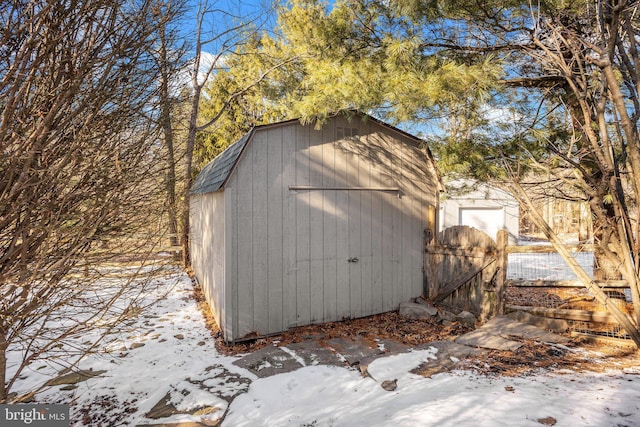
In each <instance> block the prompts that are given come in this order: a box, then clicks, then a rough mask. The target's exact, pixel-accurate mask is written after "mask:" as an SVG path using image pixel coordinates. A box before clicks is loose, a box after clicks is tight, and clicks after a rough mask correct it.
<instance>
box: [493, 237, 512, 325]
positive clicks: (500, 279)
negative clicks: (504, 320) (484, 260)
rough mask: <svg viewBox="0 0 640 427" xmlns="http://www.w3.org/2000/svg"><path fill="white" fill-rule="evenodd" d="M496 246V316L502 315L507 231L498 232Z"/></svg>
mask: <svg viewBox="0 0 640 427" xmlns="http://www.w3.org/2000/svg"><path fill="white" fill-rule="evenodd" d="M496 244H497V253H496V261H497V263H498V265H497V270H496V278H495V291H496V314H504V308H505V297H506V284H507V263H508V254H507V245H508V244H509V232H508V231H507V230H498V234H497V236H496Z"/></svg>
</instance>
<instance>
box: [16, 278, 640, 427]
mask: <svg viewBox="0 0 640 427" xmlns="http://www.w3.org/2000/svg"><path fill="white" fill-rule="evenodd" d="M160 285H161V286H159V287H158V288H157V290H156V291H154V292H153V293H152V294H150V295H149V296H148V299H149V300H152V299H153V298H156V297H160V298H161V299H160V300H159V301H158V303H157V304H156V305H154V306H153V307H152V308H151V309H149V310H148V311H146V312H143V313H142V314H140V315H139V316H138V318H136V319H135V321H132V322H131V323H130V324H129V325H128V326H127V327H126V328H125V329H123V330H121V331H120V332H118V333H117V334H114V335H112V336H110V337H109V340H111V342H110V343H109V346H111V348H112V349H113V348H116V347H118V348H119V349H122V350H121V351H120V350H118V351H111V352H110V353H105V352H103V353H99V354H95V355H92V356H90V357H88V358H86V359H85V360H83V361H82V362H81V363H80V366H79V368H80V369H85V370H88V369H92V370H94V371H98V370H106V371H107V372H106V373H105V374H103V375H101V376H99V377H97V378H92V379H89V380H87V381H84V382H80V383H78V384H77V388H76V389H75V390H68V391H63V390H61V388H62V387H63V386H53V387H47V388H45V389H44V390H43V391H42V392H40V393H38V395H37V396H36V398H37V400H38V401H40V402H59V403H70V402H72V401H73V402H74V406H73V409H72V412H71V413H72V418H73V420H74V425H78V426H79V425H83V422H82V419H83V417H85V422H87V423H89V424H90V425H98V423H99V422H101V423H102V425H109V426H119V425H138V424H154V423H155V424H161V423H168V422H178V421H185V422H186V421H208V422H211V421H214V420H216V419H219V418H220V417H222V416H223V414H224V412H225V410H228V413H227V416H226V418H225V420H224V422H223V424H222V425H223V427H224V426H229V427H236V426H296V427H299V426H315V427H320V426H354V425H367V426H388V425H395V426H445V427H446V426H455V427H461V426H487V427H493V426H496V427H498V426H505V425H517V426H527V425H531V426H540V425H542V424H541V423H540V422H538V420H543V419H547V421H548V422H550V420H551V419H555V420H557V425H559V426H562V425H565V426H568V425H571V426H578V425H579V426H605V425H611V426H614V425H620V426H634V425H640V369H638V370H631V371H628V372H627V373H625V372H623V371H621V370H610V371H608V372H605V373H590V372H580V373H578V372H569V371H561V372H555V373H546V372H540V373H539V374H536V375H527V376H523V377H515V378H509V377H486V376H481V375H476V374H474V373H473V372H471V371H454V372H451V373H445V374H438V375H434V376H433V377H432V378H423V377H421V376H417V375H414V374H411V373H410V371H411V370H412V369H413V368H414V367H416V366H418V365H420V364H421V363H422V362H424V361H426V360H429V359H431V358H433V357H437V352H436V350H435V349H433V348H431V349H427V350H419V351H413V352H409V353H406V354H400V355H394V356H388V357H385V358H380V359H377V360H376V361H374V362H372V363H371V364H370V365H369V369H368V370H369V373H370V375H371V376H372V377H373V378H375V380H374V379H372V378H370V377H363V376H362V375H361V373H360V371H359V370H355V369H352V368H347V367H336V366H322V365H317V366H306V367H303V368H300V369H298V370H296V371H293V372H290V373H286V374H279V375H275V376H272V377H268V378H262V379H258V378H256V377H255V375H253V374H252V373H251V372H249V371H247V370H245V369H242V368H240V367H237V366H235V365H233V364H232V362H233V361H234V360H237V359H238V358H239V357H240V356H235V357H230V356H223V355H220V354H218V352H217V351H216V349H215V346H214V339H213V338H212V337H211V335H210V333H209V331H208V330H207V329H206V327H205V323H204V319H203V316H202V314H201V313H200V312H199V310H198V307H197V305H196V303H195V301H194V300H193V298H192V297H191V290H192V289H191V286H192V285H191V282H190V280H189V278H188V277H186V276H185V275H183V274H182V273H177V272H175V271H174V272H172V273H171V274H169V275H167V276H166V277H165V278H163V279H162V283H160ZM166 291H170V292H169V293H168V294H166V296H163V295H164V293H165V292H166ZM136 343H137V345H134V344H136ZM140 344H144V346H139V345H140ZM125 347H126V349H125ZM54 373H55V371H54V370H53V368H52V367H51V366H48V365H46V364H44V363H42V362H37V363H35V364H34V365H33V366H32V368H31V369H29V370H27V371H26V372H25V374H24V376H23V377H22V379H21V380H20V381H19V382H18V384H17V386H16V390H15V391H18V392H21V391H26V390H28V389H29V388H31V387H34V386H37V385H39V384H42V383H43V382H44V381H46V380H47V379H48V378H50V377H52V376H53V375H54ZM239 379H244V380H246V381H242V380H239ZM394 379H395V380H397V389H396V390H394V391H386V390H384V389H383V388H382V387H381V383H382V382H383V381H385V380H394ZM249 383H250V384H249ZM236 395H237V396H236ZM232 396H236V397H235V400H232V402H231V403H230V404H229V403H228V400H231V397H232ZM165 397H168V399H164V398H165ZM163 399H164V400H165V401H167V402H170V403H171V404H173V406H174V407H175V408H176V409H178V410H183V411H187V410H191V409H193V408H202V407H206V408H207V410H206V411H203V413H202V414H201V415H188V414H174V415H171V416H166V417H164V418H161V419H150V418H146V417H145V416H144V415H145V413H147V412H148V411H150V410H151V409H152V408H153V407H154V406H156V404H157V403H158V402H160V401H163ZM127 408H130V409H127ZM132 408H137V409H136V410H133V409H132Z"/></svg>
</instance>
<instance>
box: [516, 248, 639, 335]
mask: <svg viewBox="0 0 640 427" xmlns="http://www.w3.org/2000/svg"><path fill="white" fill-rule="evenodd" d="M537 249H538V250H539V252H532V250H531V248H530V247H527V246H524V247H522V252H518V248H517V247H510V249H509V254H508V261H507V281H508V283H510V284H511V285H510V286H509V287H508V288H507V290H506V295H505V297H506V304H508V305H513V306H533V307H542V308H548V309H554V310H559V311H560V312H561V311H562V310H582V311H588V312H605V311H606V309H605V307H604V306H603V305H602V304H600V303H598V302H597V301H596V300H595V298H594V297H593V296H592V295H591V293H590V292H589V291H588V290H587V289H586V288H584V287H580V284H579V282H577V277H576V276H575V274H574V273H573V272H572V271H571V269H570V268H569V266H568V265H567V263H566V262H565V260H564V259H563V258H562V257H561V256H560V255H559V254H558V253H556V252H552V250H551V248H549V250H550V251H548V252H542V251H543V249H542V248H537ZM572 256H573V258H574V259H575V260H576V262H577V263H578V264H579V265H580V266H581V267H582V268H583V269H584V270H585V272H586V273H587V274H588V275H589V277H590V278H592V279H593V278H594V270H595V269H596V268H598V267H597V266H596V259H595V256H594V252H593V251H588V250H586V251H576V252H573V253H572ZM614 273H615V272H614ZM614 276H615V274H614ZM606 277H609V274H606V276H605V278H606ZM618 277H619V276H618ZM562 281H565V282H568V281H576V285H575V286H573V287H567V286H566V285H565V286H554V282H562ZM540 283H543V284H544V286H539V285H540ZM534 284H537V285H538V286H533V285H534ZM558 285H559V283H558ZM602 286H603V289H604V290H605V293H606V294H607V296H608V297H609V298H610V301H612V302H613V303H615V304H616V305H618V307H619V308H620V309H621V310H622V311H623V312H627V313H631V312H632V305H631V303H630V302H631V292H630V290H629V289H628V288H626V289H625V288H616V289H609V288H607V287H606V282H603V283H602ZM567 321H568V325H569V332H574V333H577V334H580V335H586V336H591V337H607V338H616V339H623V340H628V339H630V337H629V335H628V334H627V333H626V332H625V331H624V329H622V327H621V326H620V325H618V324H617V323H608V322H595V321H579V320H571V319H567Z"/></svg>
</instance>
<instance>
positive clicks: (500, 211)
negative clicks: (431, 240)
mask: <svg viewBox="0 0 640 427" xmlns="http://www.w3.org/2000/svg"><path fill="white" fill-rule="evenodd" d="M519 215H520V207H519V205H518V202H517V201H516V199H515V198H514V197H513V196H512V195H511V194H510V193H508V192H506V191H504V190H501V189H499V188H496V187H494V186H491V185H488V184H484V183H479V182H475V181H470V180H456V181H452V182H450V183H449V184H447V192H446V193H445V194H444V195H443V196H442V198H441V201H440V221H439V223H440V231H442V230H444V229H445V228H449V227H453V226H455V225H468V226H470V227H473V228H476V229H478V230H482V231H484V232H485V233H487V234H488V235H489V236H490V237H491V238H492V239H494V240H495V238H496V234H497V233H498V230H507V231H508V232H509V244H513V245H515V244H517V241H518V234H519V225H518V222H519Z"/></svg>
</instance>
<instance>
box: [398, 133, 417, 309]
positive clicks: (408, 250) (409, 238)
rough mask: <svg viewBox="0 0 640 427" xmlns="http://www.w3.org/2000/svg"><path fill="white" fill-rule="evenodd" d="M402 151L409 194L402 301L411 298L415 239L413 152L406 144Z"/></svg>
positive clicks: (405, 210)
mask: <svg viewBox="0 0 640 427" xmlns="http://www.w3.org/2000/svg"><path fill="white" fill-rule="evenodd" d="M400 147H401V150H400V152H401V153H402V158H401V165H402V166H401V170H402V182H403V183H404V185H405V188H406V190H405V191H406V193H407V195H406V196H405V197H403V199H404V200H403V207H402V235H401V238H402V264H401V265H402V267H401V269H402V279H401V287H402V295H401V297H400V302H402V301H407V300H409V298H411V280H412V274H411V269H412V266H413V263H412V258H413V254H412V250H413V247H412V243H413V241H415V236H414V235H413V232H414V229H413V224H414V218H413V209H414V205H413V198H414V191H413V187H412V183H411V176H410V166H411V152H410V151H409V149H408V147H406V146H405V145H400Z"/></svg>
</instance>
